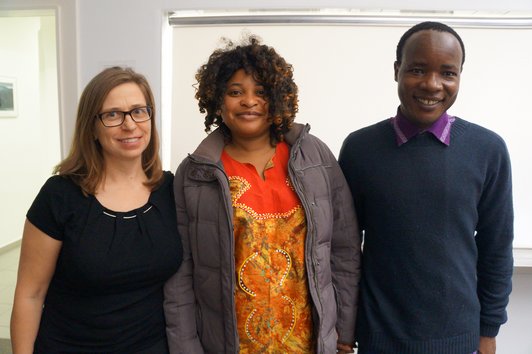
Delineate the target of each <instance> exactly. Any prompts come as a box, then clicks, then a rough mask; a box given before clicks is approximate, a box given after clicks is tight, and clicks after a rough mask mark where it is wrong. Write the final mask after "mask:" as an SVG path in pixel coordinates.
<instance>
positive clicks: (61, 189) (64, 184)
mask: <svg viewBox="0 0 532 354" xmlns="http://www.w3.org/2000/svg"><path fill="white" fill-rule="evenodd" d="M40 194H52V195H63V196H66V195H70V196H71V195H74V196H78V195H81V196H83V192H82V191H81V188H80V186H78V185H77V184H76V183H74V181H72V179H70V178H69V177H67V176H63V175H54V176H51V177H50V178H48V180H47V181H46V182H45V183H44V185H43V186H42V188H41V191H40Z"/></svg>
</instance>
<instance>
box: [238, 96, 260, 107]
mask: <svg viewBox="0 0 532 354" xmlns="http://www.w3.org/2000/svg"><path fill="white" fill-rule="evenodd" d="M257 103H258V97H257V95H255V94H254V93H248V94H246V95H243V96H242V100H241V101H240V104H241V105H242V106H245V107H253V106H255V105H257Z"/></svg>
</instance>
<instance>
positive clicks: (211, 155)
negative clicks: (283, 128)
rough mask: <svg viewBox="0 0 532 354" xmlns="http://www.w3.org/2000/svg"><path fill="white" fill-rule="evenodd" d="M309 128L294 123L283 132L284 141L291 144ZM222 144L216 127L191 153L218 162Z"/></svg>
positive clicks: (202, 158)
mask: <svg viewBox="0 0 532 354" xmlns="http://www.w3.org/2000/svg"><path fill="white" fill-rule="evenodd" d="M309 130H310V126H309V125H308V124H306V125H303V124H299V123H294V124H293V125H292V128H291V129H290V130H289V131H288V132H287V133H286V134H285V141H286V143H287V144H288V145H290V146H293V145H294V144H296V143H297V142H298V140H300V139H302V138H303V137H304V136H305V135H306V134H307V133H308V131H309ZM224 146H225V140H224V136H223V133H222V131H221V130H220V129H219V128H218V129H216V130H214V131H213V132H212V133H210V134H209V135H208V136H207V137H206V138H205V139H203V141H202V142H201V143H200V144H199V146H198V147H197V148H196V150H195V151H194V153H193V154H192V155H193V156H194V157H195V158H198V159H201V160H206V161H208V162H211V163H216V164H219V163H220V157H221V156H222V150H223V149H224Z"/></svg>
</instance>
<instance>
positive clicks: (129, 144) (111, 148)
mask: <svg viewBox="0 0 532 354" xmlns="http://www.w3.org/2000/svg"><path fill="white" fill-rule="evenodd" d="M138 107H146V98H145V97H144V94H143V93H142V91H141V89H140V87H139V86H138V85H137V84H135V83H133V82H128V83H125V84H121V85H118V86H116V87H115V88H113V89H112V90H111V91H109V94H108V95H107V97H106V98H105V101H104V102H103V106H102V109H101V110H100V113H103V112H113V111H117V112H127V111H130V110H132V109H134V108H138ZM95 124H96V139H97V140H98V141H99V142H100V145H101V146H102V151H103V156H104V160H105V161H106V162H110V161H113V160H115V161H118V162H121V161H124V160H138V161H139V162H140V161H141V157H142V153H143V151H144V150H145V149H146V148H147V147H148V144H149V143H150V138H151V120H147V121H145V122H141V123H136V122H135V121H134V120H133V119H132V117H131V115H129V114H126V115H125V120H124V122H123V123H122V125H119V126H117V127H105V126H104V125H103V124H102V122H101V121H100V119H96V121H95Z"/></svg>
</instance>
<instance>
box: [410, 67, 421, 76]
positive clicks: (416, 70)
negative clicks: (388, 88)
mask: <svg viewBox="0 0 532 354" xmlns="http://www.w3.org/2000/svg"><path fill="white" fill-rule="evenodd" d="M409 72H411V73H412V74H415V75H421V74H423V73H424V71H423V69H421V68H411V69H410V70H409Z"/></svg>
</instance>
